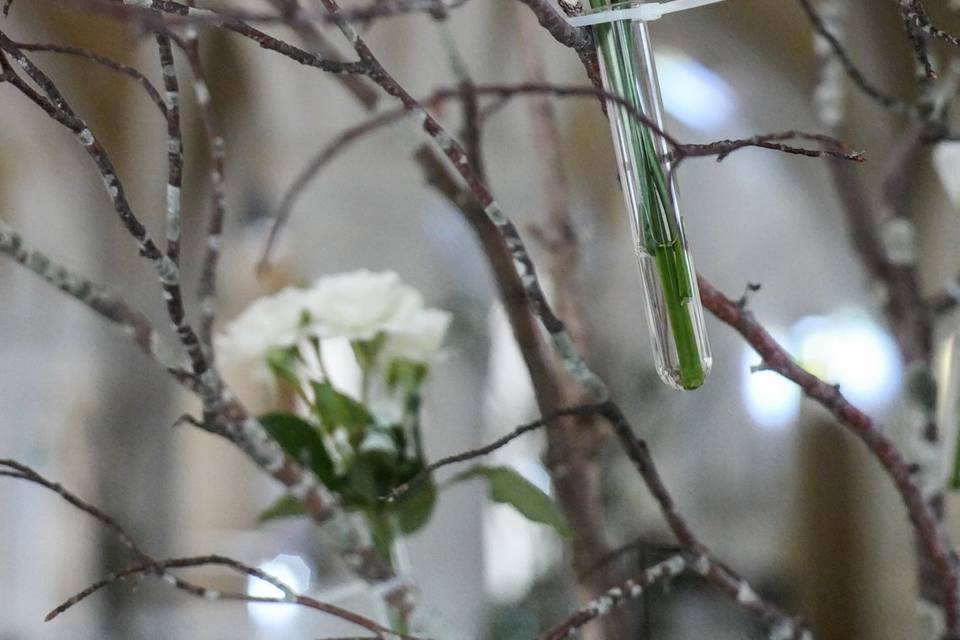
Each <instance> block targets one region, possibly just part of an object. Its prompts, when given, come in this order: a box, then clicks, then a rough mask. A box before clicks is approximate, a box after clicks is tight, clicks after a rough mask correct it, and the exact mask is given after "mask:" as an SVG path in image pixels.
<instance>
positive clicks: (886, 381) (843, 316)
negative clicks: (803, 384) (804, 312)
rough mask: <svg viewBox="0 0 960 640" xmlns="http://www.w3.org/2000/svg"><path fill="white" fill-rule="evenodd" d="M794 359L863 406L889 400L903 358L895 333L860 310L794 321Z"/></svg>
mask: <svg viewBox="0 0 960 640" xmlns="http://www.w3.org/2000/svg"><path fill="white" fill-rule="evenodd" d="M793 335H794V343H795V344H797V345H798V350H797V359H798V360H799V361H800V363H801V364H802V365H803V367H804V368H806V369H808V370H810V371H811V372H812V373H814V374H816V375H817V376H819V377H820V378H822V379H824V380H826V381H827V382H829V383H831V384H839V385H840V391H841V392H842V393H843V395H844V396H846V397H847V399H848V400H850V401H851V402H852V403H854V404H856V405H858V406H860V407H861V408H862V409H864V410H866V411H878V410H881V409H883V408H885V407H886V406H888V405H889V403H890V401H891V400H892V399H893V397H894V396H895V395H896V394H897V392H898V391H899V390H900V380H901V371H902V364H901V362H900V356H899V352H898V351H897V346H896V344H894V342H893V339H892V338H891V337H890V335H889V334H887V332H886V331H884V330H883V329H882V328H881V327H880V326H878V325H877V324H876V323H875V322H873V321H872V320H871V319H870V318H869V317H867V316H865V315H863V314H859V313H838V314H835V315H832V316H810V317H807V318H803V319H801V320H799V321H798V322H797V323H796V324H795V325H794V327H793Z"/></svg>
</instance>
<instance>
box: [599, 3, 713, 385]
mask: <svg viewBox="0 0 960 640" xmlns="http://www.w3.org/2000/svg"><path fill="white" fill-rule="evenodd" d="M590 4H591V6H592V8H593V9H594V10H601V11H602V10H605V9H608V8H610V6H611V3H609V2H607V0H590ZM593 30H594V35H595V39H596V42H597V48H598V53H599V57H600V63H601V69H602V71H603V81H604V84H605V88H606V90H607V91H610V92H611V93H615V94H617V95H619V96H620V97H621V98H623V99H624V100H625V101H626V102H628V103H629V104H630V105H632V106H633V107H634V108H635V109H636V110H637V111H639V112H640V113H643V114H644V115H645V116H646V117H648V118H649V119H650V120H651V121H652V122H654V123H656V124H657V126H658V127H659V128H661V130H662V115H661V109H660V90H659V86H658V84H657V73H656V66H655V62H654V58H653V51H652V48H651V44H650V35H649V31H648V29H647V25H646V22H643V21H641V20H617V21H612V22H608V23H603V24H598V25H595V26H594V27H593ZM608 110H609V114H610V126H611V130H612V132H613V140H614V146H615V148H616V151H617V161H618V166H619V169H620V179H621V185H622V188H623V191H624V200H625V202H626V206H627V210H628V212H629V214H630V228H631V233H632V235H633V241H634V244H635V248H636V251H637V258H638V261H639V266H640V276H641V281H642V283H643V288H644V297H645V299H646V307H647V320H648V325H649V329H650V337H651V342H652V344H653V351H654V358H655V362H656V367H657V372H658V373H659V375H660V377H661V378H662V379H663V381H664V382H666V383H667V384H668V385H670V386H672V387H674V388H677V389H695V388H697V387H699V386H700V385H702V384H703V381H704V379H705V378H706V376H707V374H708V373H709V371H710V365H711V363H712V358H711V355H710V346H709V343H708V342H707V336H706V332H705V329H704V322H703V308H702V306H701V303H700V295H699V292H698V290H697V283H696V272H695V270H694V266H693V260H692V258H691V256H690V252H689V249H688V247H687V240H686V234H685V232H684V228H683V220H682V218H681V217H680V212H679V209H678V205H677V191H678V190H677V184H676V178H675V176H674V174H673V172H672V171H671V170H670V169H671V167H670V163H669V161H668V160H667V157H668V153H669V147H668V145H667V142H666V140H664V139H663V137H662V136H659V135H657V134H656V133H655V132H653V131H651V130H650V128H648V127H647V126H645V125H644V124H643V123H642V122H639V121H637V119H636V118H634V117H633V116H632V114H631V113H630V111H629V110H628V109H627V108H626V107H624V106H623V105H621V104H619V103H615V102H613V101H610V102H609V104H608Z"/></svg>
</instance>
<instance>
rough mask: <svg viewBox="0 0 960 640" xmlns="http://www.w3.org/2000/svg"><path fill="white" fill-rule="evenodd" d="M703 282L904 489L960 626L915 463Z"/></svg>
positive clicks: (959, 593) (959, 607) (939, 537)
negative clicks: (912, 467)
mask: <svg viewBox="0 0 960 640" xmlns="http://www.w3.org/2000/svg"><path fill="white" fill-rule="evenodd" d="M699 284H700V297H701V299H702V301H703V304H704V306H705V307H707V308H708V309H709V310H710V311H711V312H712V313H713V314H714V315H715V316H716V317H717V318H718V319H719V320H721V321H722V322H724V323H726V324H728V325H730V326H731V327H732V328H733V329H735V330H736V331H737V332H738V333H740V335H742V336H743V337H744V338H745V339H746V341H747V342H748V343H749V344H750V346H751V347H753V348H754V350H755V351H756V352H757V353H758V354H759V355H760V357H761V358H763V362H764V364H765V366H766V367H767V368H769V369H770V370H772V371H776V372H777V373H779V374H780V375H782V376H783V377H785V378H787V379H788V380H792V381H793V382H795V383H796V384H797V385H798V386H799V387H800V388H801V389H802V390H803V392H804V393H805V394H806V395H807V396H808V397H809V398H811V399H812V400H815V401H816V402H818V403H819V404H820V405H822V406H823V407H824V408H825V409H827V410H828V411H829V412H830V413H831V414H833V416H834V417H835V418H836V419H837V420H838V421H839V422H840V424H842V425H843V426H844V427H846V428H847V429H849V430H850V431H851V432H853V433H854V434H855V435H856V436H857V437H859V438H860V439H861V440H862V441H863V443H864V444H865V445H866V446H867V448H868V449H869V450H870V452H871V453H872V454H873V456H874V457H875V458H876V459H877V461H878V462H879V463H880V464H881V465H882V466H883V468H884V470H885V471H886V472H887V475H889V476H890V479H891V480H892V481H893V484H894V486H895V487H896V489H897V491H898V493H899V494H900V498H901V500H902V501H903V503H904V505H905V506H906V508H907V511H908V512H909V514H910V519H911V521H912V522H913V526H914V528H915V530H916V533H917V536H918V539H919V541H920V543H921V544H922V546H923V548H924V550H925V552H926V554H927V556H928V558H929V559H930V561H931V563H932V564H933V567H934V568H935V570H936V572H937V575H938V577H939V584H940V591H941V595H942V606H943V608H944V612H945V614H946V621H947V629H948V630H950V631H951V632H954V633H956V632H957V631H958V630H960V584H958V577H960V576H958V572H957V566H956V563H955V561H954V557H953V554H952V552H951V550H950V545H949V543H948V541H947V538H946V535H945V533H944V532H943V530H942V528H941V526H940V523H939V522H938V520H937V517H936V514H934V512H933V510H932V509H931V508H930V505H929V504H928V503H927V501H926V500H925V499H924V497H923V492H922V491H921V489H920V487H919V485H918V484H917V481H916V479H915V478H914V476H913V473H912V471H911V465H910V464H909V463H908V462H907V461H906V460H905V459H904V458H903V455H902V454H901V453H900V451H899V450H898V449H897V447H896V446H895V445H894V443H893V442H892V441H891V440H890V439H889V438H888V437H887V436H886V435H884V434H883V432H882V431H881V430H880V429H878V428H877V426H876V425H875V424H874V422H873V420H872V419H871V418H870V417H869V416H867V415H866V414H864V413H863V412H862V411H860V410H859V409H857V408H856V407H854V406H853V405H852V404H850V402H848V401H847V399H846V398H844V397H843V395H842V394H841V393H840V389H839V388H838V387H836V386H833V385H830V384H827V383H826V382H824V381H823V380H821V379H819V378H817V377H816V376H814V375H813V374H812V373H810V372H808V371H806V370H805V369H803V368H802V367H800V366H799V365H798V364H796V363H795V362H794V361H793V359H792V358H791V357H790V355H789V354H788V353H787V352H786V350H784V349H783V347H781V346H780V345H779V344H778V343H777V341H776V340H774V339H773V337H772V336H771V335H770V334H769V333H768V332H767V330H766V329H764V328H763V326H761V325H760V324H759V323H758V322H757V321H756V319H755V318H754V317H753V314H752V313H750V312H749V311H748V310H746V309H744V308H742V307H740V306H739V305H737V304H736V303H735V302H734V301H732V300H730V299H728V298H726V297H725V296H724V295H723V294H722V293H720V292H719V291H718V290H717V289H715V288H714V287H713V286H712V285H711V284H710V283H709V282H707V281H706V280H704V279H703V278H699Z"/></svg>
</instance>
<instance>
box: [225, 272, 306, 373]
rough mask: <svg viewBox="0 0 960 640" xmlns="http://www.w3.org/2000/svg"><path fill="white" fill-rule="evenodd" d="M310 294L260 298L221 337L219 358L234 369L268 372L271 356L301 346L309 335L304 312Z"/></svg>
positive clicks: (289, 290)
mask: <svg viewBox="0 0 960 640" xmlns="http://www.w3.org/2000/svg"><path fill="white" fill-rule="evenodd" d="M306 295H307V291H305V290H303V289H297V288H294V287H289V288H287V289H284V290H282V291H280V292H278V293H276V294H274V295H272V296H268V297H266V298H260V299H258V300H256V301H255V302H253V304H251V305H250V306H249V307H247V308H246V309H245V310H244V311H243V313H241V314H240V315H239V316H237V317H236V318H235V319H234V320H233V321H232V322H231V323H230V324H228V325H227V326H226V328H225V330H224V332H223V333H222V334H220V335H218V336H217V341H216V348H217V356H218V357H219V359H220V361H221V363H223V364H224V365H226V366H228V367H230V366H238V367H247V366H249V367H253V368H254V370H255V372H256V373H258V374H264V373H266V371H267V368H266V364H267V363H266V360H267V354H268V353H269V352H270V351H272V350H274V349H283V348H286V347H290V346H293V345H295V344H297V343H298V342H299V341H300V340H301V339H302V338H303V337H304V335H305V333H306V328H305V327H304V326H303V322H302V320H303V312H304V310H305V309H306V307H307V300H306Z"/></svg>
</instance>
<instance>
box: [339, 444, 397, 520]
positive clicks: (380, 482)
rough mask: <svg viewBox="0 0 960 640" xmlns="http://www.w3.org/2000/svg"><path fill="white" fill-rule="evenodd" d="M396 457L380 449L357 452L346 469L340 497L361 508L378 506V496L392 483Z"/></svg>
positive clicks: (379, 507) (385, 491) (386, 490)
mask: <svg viewBox="0 0 960 640" xmlns="http://www.w3.org/2000/svg"><path fill="white" fill-rule="evenodd" d="M397 466H398V465H397V456H396V454H395V453H394V452H391V451H387V450H384V449H368V450H365V451H359V452H358V453H357V455H356V457H354V459H353V461H352V463H351V464H350V468H349V469H348V470H347V475H346V477H345V481H344V486H343V496H344V498H345V499H346V500H347V501H348V502H350V503H353V504H355V505H358V506H362V507H365V508H372V509H381V508H382V507H383V501H382V500H381V497H382V496H385V495H387V494H388V493H390V491H392V490H393V487H394V486H396V484H397V483H396V477H397Z"/></svg>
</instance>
